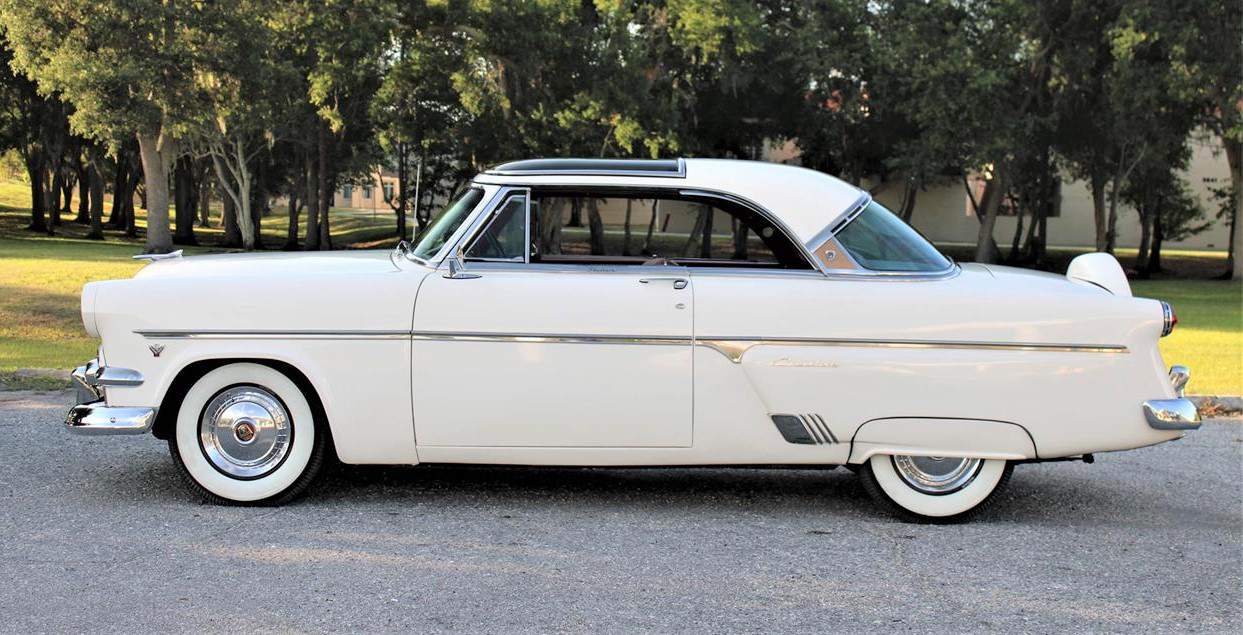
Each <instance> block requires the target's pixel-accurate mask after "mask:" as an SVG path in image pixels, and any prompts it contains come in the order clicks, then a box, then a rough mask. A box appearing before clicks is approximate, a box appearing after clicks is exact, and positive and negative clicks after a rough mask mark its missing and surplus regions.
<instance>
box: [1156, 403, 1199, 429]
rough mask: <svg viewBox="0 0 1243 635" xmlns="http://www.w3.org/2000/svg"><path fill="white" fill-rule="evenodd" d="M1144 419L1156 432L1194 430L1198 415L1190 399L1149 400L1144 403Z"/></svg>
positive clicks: (1197, 424) (1197, 425)
mask: <svg viewBox="0 0 1243 635" xmlns="http://www.w3.org/2000/svg"><path fill="white" fill-rule="evenodd" d="M1144 418H1145V419H1148V425H1149V426H1151V427H1153V428H1156V429H1157V430H1195V429H1196V428H1198V427H1200V413H1199V411H1197V410H1196V405H1195V404H1194V403H1191V400H1190V399H1183V398H1181V397H1180V398H1178V399H1151V400H1149V401H1145V402H1144Z"/></svg>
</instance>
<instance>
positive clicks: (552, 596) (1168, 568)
mask: <svg viewBox="0 0 1243 635" xmlns="http://www.w3.org/2000/svg"><path fill="white" fill-rule="evenodd" d="M68 401H69V396H68V395H57V394H51V395H49V394H33V393H0V509H2V510H3V511H2V512H0V540H2V541H3V546H4V549H3V550H2V551H0V580H3V584H2V585H0V616H3V619H0V630H2V631H5V632H20V633H31V632H41V631H110V632H147V631H212V632H218V631H239V630H244V631H255V630H260V631H282V632H287V631H310V632H320V631H343V630H348V631H355V632H387V631H471V632H480V631H486V632H513V631H522V632H527V631H538V632H551V631H570V632H622V631H660V632H672V631H678V632H684V631H685V632H690V631H694V632H722V631H731V632H733V631H747V632H762V633H771V632H789V631H802V632H807V631H816V632H825V631H829V630H852V631H878V630H889V629H898V630H904V631H918V632H924V631H938V632H958V631H968V630H971V631H977V630H989V631H994V630H1024V631H1052V630H1061V629H1068V628H1070V629H1075V630H1083V629H1088V630H1096V631H1135V630H1136V629H1140V630H1141V632H1160V631H1189V630H1198V631H1212V632H1219V631H1233V632H1239V631H1240V630H1243V488H1241V487H1240V483H1241V482H1243V480H1241V477H1243V425H1240V424H1239V423H1238V422H1237V421H1233V422H1209V423H1206V424H1205V426H1204V427H1203V428H1202V429H1201V430H1199V431H1197V432H1194V433H1191V434H1190V435H1188V436H1187V438H1185V439H1183V440H1181V441H1178V442H1174V443H1168V444H1165V445H1162V446H1157V447H1153V448H1146V449H1142V450H1136V451H1133V452H1125V453H1118V454H1106V455H1098V456H1097V462H1096V464H1094V465H1084V464H1081V463H1053V464H1042V465H1025V466H1020V467H1019V468H1018V469H1017V470H1016V472H1015V478H1014V481H1013V482H1012V484H1011V487H1010V489H1009V490H1008V493H1007V494H1006V496H1005V497H1004V498H1003V499H1002V500H999V501H998V503H997V504H996V505H995V506H994V507H993V508H992V509H991V510H990V511H989V512H987V513H986V514H985V515H984V516H982V517H980V518H978V519H977V520H976V521H975V522H973V523H970V524H965V525H955V526H948V527H937V526H920V525H909V524H903V523H900V522H897V521H894V520H892V519H890V518H889V517H886V516H884V515H881V514H880V513H879V512H878V511H877V509H876V508H875V507H874V506H873V505H872V504H871V502H870V501H868V500H867V498H866V496H865V495H864V493H863V491H862V488H861V487H860V486H859V485H858V483H857V482H856V479H855V477H854V476H853V475H852V474H851V473H850V472H848V471H846V470H829V471H826V470H736V469H735V470H726V469H639V470H621V469H542V468H493V467H414V468H410V467H403V468H376V467H338V468H334V469H333V470H332V471H331V472H330V473H329V475H328V477H327V478H326V479H325V480H323V481H321V482H320V484H319V485H318V486H317V487H316V488H314V489H313V490H312V492H311V493H310V495H309V496H307V497H306V498H303V499H301V500H300V501H298V502H296V503H294V504H292V505H289V506H286V507H281V508H268V509H240V508H229V507H212V506H206V505H202V504H200V503H199V502H198V501H197V500H196V499H194V498H192V497H191V496H190V495H189V494H188V492H187V491H186V490H185V489H184V488H183V487H182V486H181V484H180V483H179V482H178V481H177V476H176V473H175V472H174V469H173V465H172V463H171V460H170V459H169V457H168V451H167V448H166V446H165V445H164V444H163V443H162V442H159V441H156V440H155V439H152V438H150V437H110V438H84V437H72V436H69V435H68V434H67V433H66V432H65V431H64V430H62V429H61V425H60V420H61V418H62V417H63V415H64V412H65V409H66V408H67V406H66V404H67V403H68Z"/></svg>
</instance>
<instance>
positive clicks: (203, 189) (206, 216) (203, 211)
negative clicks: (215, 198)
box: [196, 174, 211, 229]
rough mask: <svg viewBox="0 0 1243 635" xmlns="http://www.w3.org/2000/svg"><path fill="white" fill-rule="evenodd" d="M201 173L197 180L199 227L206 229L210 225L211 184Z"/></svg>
mask: <svg viewBox="0 0 1243 635" xmlns="http://www.w3.org/2000/svg"><path fill="white" fill-rule="evenodd" d="M206 176H207V175H206V174H203V175H202V177H201V178H199V180H198V182H197V184H196V185H197V186H198V191H199V193H198V197H197V198H198V202H199V227H202V228H204V229H208V228H210V227H211V184H210V183H209V182H208V180H207V178H206Z"/></svg>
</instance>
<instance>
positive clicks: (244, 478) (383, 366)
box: [66, 159, 1199, 520]
mask: <svg viewBox="0 0 1243 635" xmlns="http://www.w3.org/2000/svg"><path fill="white" fill-rule="evenodd" d="M153 260H154V262H151V263H150V264H149V265H147V266H146V267H145V268H144V269H143V270H142V271H140V272H139V273H138V274H137V275H136V276H135V277H134V278H133V279H131V280H111V281H105V282H95V283H91V284H88V285H86V287H85V289H84V290H83V293H82V319H83V322H84V323H85V326H86V330H87V332H88V333H90V334H91V335H92V336H98V337H102V340H103V345H102V347H101V348H100V351H99V357H98V359H95V360H91V361H90V362H88V363H87V364H86V365H85V366H83V367H81V368H78V369H77V370H76V371H75V372H74V376H75V378H76V379H77V382H78V384H79V386H80V389H79V392H80V397H79V400H80V401H82V403H81V404H80V405H77V406H75V407H74V408H73V409H72V410H71V412H70V413H69V415H68V418H67V421H66V423H67V425H68V427H69V428H70V430H72V431H73V432H77V433H83V434H138V433H146V432H152V433H154V435H155V437H156V438H159V439H165V440H167V441H168V446H169V450H170V451H171V453H172V456H173V459H174V461H175V462H176V464H177V465H178V466H179V468H180V470H181V472H182V473H183V474H184V475H185V476H186V477H187V479H186V480H187V482H188V483H189V485H190V487H192V488H193V489H195V490H197V491H198V492H199V493H200V494H202V495H203V496H205V497H206V498H208V499H210V500H212V501H215V502H222V503H259V504H273V503H280V502H283V501H287V500H289V499H291V498H293V497H294V496H296V495H298V494H300V493H301V492H303V491H304V490H305V489H306V488H307V486H308V485H309V484H310V483H311V482H312V480H313V479H314V477H315V475H316V472H318V471H319V469H320V466H321V464H322V463H323V462H324V461H325V460H327V459H328V458H329V457H333V456H335V457H336V458H338V459H339V460H340V461H342V462H344V463H350V464H364V463H368V464H373V463H383V464H416V463H493V464H509V465H561V466H652V465H677V466H691V465H738V466H742V465H809V466H841V465H845V466H847V467H850V468H852V469H853V470H855V471H856V472H858V474H859V475H860V476H861V477H862V479H863V483H864V485H865V486H866V489H867V490H868V491H869V492H871V493H872V494H873V495H874V496H875V497H876V498H877V499H878V500H880V501H881V502H882V503H883V504H885V505H887V506H888V507H889V508H891V509H892V510H894V511H896V512H898V513H899V514H900V515H903V516H905V517H908V518H920V519H942V520H944V519H950V518H961V517H964V516H965V515H968V514H969V513H971V512H974V511H977V510H979V509H980V508H981V507H982V506H984V505H985V504H986V503H987V502H988V501H989V500H990V499H992V498H993V497H994V496H995V494H996V493H997V492H998V491H999V490H1000V489H1001V488H1002V486H1004V485H1005V484H1006V482H1007V481H1008V480H1009V477H1010V474H1011V471H1012V469H1013V466H1014V465H1015V464H1019V463H1030V462H1035V461H1051V460H1086V461H1090V460H1091V458H1092V454H1091V453H1093V452H1102V451H1111V450H1125V449H1128V448H1138V447H1141V446H1147V445H1152V444H1155V443H1161V442H1163V441H1170V440H1173V439H1177V438H1179V437H1181V436H1182V435H1183V431H1184V430H1189V429H1194V428H1196V427H1198V426H1199V417H1198V414H1197V412H1196V409H1195V407H1194V405H1193V404H1192V403H1191V402H1190V401H1188V400H1186V399H1184V398H1182V390H1183V387H1184V385H1185V384H1186V382H1187V379H1188V373H1187V370H1186V369H1185V368H1182V367H1179V366H1175V367H1174V368H1173V369H1172V370H1171V371H1170V372H1167V371H1166V370H1165V368H1164V365H1163V363H1162V360H1161V355H1160V353H1159V352H1158V349H1157V340H1158V338H1159V337H1161V336H1162V335H1165V334H1168V333H1169V332H1170V329H1171V328H1172V327H1173V326H1174V323H1175V321H1176V319H1175V317H1174V314H1173V311H1172V310H1171V308H1170V306H1169V305H1167V304H1165V303H1163V302H1159V301H1157V300H1146V299H1140V298H1134V297H1132V296H1131V291H1130V287H1129V285H1128V283H1127V280H1126V278H1125V276H1124V275H1123V272H1122V270H1121V268H1120V267H1119V266H1118V263H1117V261H1115V260H1114V259H1113V258H1112V257H1111V256H1108V255H1105V254H1088V255H1084V256H1080V257H1079V258H1077V259H1075V260H1074V261H1073V262H1072V263H1071V265H1070V268H1069V271H1068V272H1067V274H1066V275H1065V276H1060V275H1053V274H1045V273H1035V272H1031V271H1024V270H1018V269H1010V268H1006V267H998V266H993V265H978V264H965V265H958V264H955V263H954V262H952V261H950V260H948V259H947V258H946V257H944V256H943V255H941V254H940V253H939V252H938V251H937V250H936V249H935V248H933V246H932V245H930V244H929V243H928V242H927V241H926V240H924V239H923V238H922V237H921V236H920V235H919V234H917V233H916V232H915V231H914V230H912V229H911V228H910V227H908V226H907V225H905V224H904V223H902V222H901V221H900V220H899V219H897V218H896V217H895V216H893V215H892V214H891V213H890V212H888V211H887V210H886V209H885V208H884V207H883V206H881V205H880V204H879V203H877V202H876V201H874V200H872V199H871V197H870V196H869V195H868V193H867V192H864V191H861V190H859V189H858V188H855V187H853V186H851V185H848V184H846V183H843V182H842V181H839V180H837V179H834V178H832V177H829V176H826V175H824V174H821V173H818V172H814V171H811V170H805V169H800V168H795V167H789V166H782V165H774V164H767V163H752V162H743V161H725V160H700V159H686V160H656V161H622V160H595V159H564V160H528V161H518V162H514V163H508V164H505V165H501V166H498V167H497V168H495V169H492V170H488V171H486V172H484V173H483V174H480V175H479V176H478V177H477V178H476V179H475V180H474V181H473V182H472V183H471V184H470V186H469V187H468V188H466V189H465V190H464V191H463V192H462V193H461V194H460V195H459V196H458V197H457V198H456V199H455V200H454V201H453V202H452V203H450V204H449V205H448V207H447V208H446V209H445V210H444V211H443V212H441V214H440V216H439V217H438V218H437V219H436V220H435V221H434V223H433V224H432V226H431V227H430V228H429V230H428V231H426V232H425V234H424V235H423V237H422V238H421V239H420V240H419V242H418V244H417V245H415V246H414V247H413V248H409V247H407V246H406V245H404V244H403V245H402V246H400V247H398V249H397V250H395V251H393V252H391V253H389V252H381V251H348V252H329V253H307V254H262V255H245V254H236V255H219V256H203V257H194V258H182V257H177V256H175V255H174V256H172V257H158V258H153Z"/></svg>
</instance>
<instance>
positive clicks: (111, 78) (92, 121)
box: [0, 0, 201, 253]
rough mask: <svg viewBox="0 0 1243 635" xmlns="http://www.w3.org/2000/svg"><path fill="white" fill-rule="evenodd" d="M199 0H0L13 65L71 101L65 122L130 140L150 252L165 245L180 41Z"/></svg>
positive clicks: (181, 93) (185, 74)
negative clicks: (49, 0)
mask: <svg viewBox="0 0 1243 635" xmlns="http://www.w3.org/2000/svg"><path fill="white" fill-rule="evenodd" d="M200 8H201V7H200V5H195V4H193V3H176V2H168V1H165V0H132V1H130V2H125V3H112V2H95V1H93V0H64V1H63V2H57V3H56V4H54V5H45V4H37V3H29V2H24V1H22V0H3V2H0V23H2V24H3V27H4V30H5V35H6V37H7V38H8V41H9V44H10V46H12V48H13V52H14V60H13V65H14V67H15V68H17V69H18V70H20V71H22V72H24V73H26V74H28V75H30V76H31V77H32V78H33V79H34V80H35V81H36V82H37V83H38V85H39V90H40V91H41V92H42V93H43V94H45V95H51V94H57V95H60V96H61V97H62V98H63V99H65V100H66V101H68V102H69V103H70V104H72V106H73V113H72V115H71V117H70V123H71V124H72V126H73V129H74V130H75V131H77V132H78V133H80V134H83V135H85V136H89V137H92V138H95V139H98V140H101V141H102V140H111V139H115V138H117V137H121V136H129V137H132V138H134V139H135V140H136V141H137V142H138V148H139V155H140V158H141V162H142V166H143V177H144V179H145V181H144V190H145V193H146V197H147V245H146V250H147V251H148V252H153V253H156V252H159V253H162V252H167V251H169V250H171V248H172V236H171V234H170V232H169V218H168V202H169V201H168V195H169V191H168V183H169V174H170V171H171V170H172V167H173V161H174V160H175V158H176V157H177V155H178V154H179V153H180V146H179V143H178V140H179V136H180V135H182V134H183V133H184V126H185V123H186V119H187V118H186V114H187V113H186V112H185V109H186V108H187V106H188V105H190V104H192V103H193V102H192V100H188V99H186V98H187V96H189V95H190V94H191V92H192V91H191V86H190V82H191V81H192V78H193V77H194V74H193V72H192V67H191V63H190V62H191V61H190V57H189V51H190V50H191V47H190V43H189V42H187V41H186V40H185V37H186V36H187V34H188V33H190V32H191V31H193V29H192V28H187V27H191V26H193V23H194V21H195V20H196V19H198V18H199V17H200Z"/></svg>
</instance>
